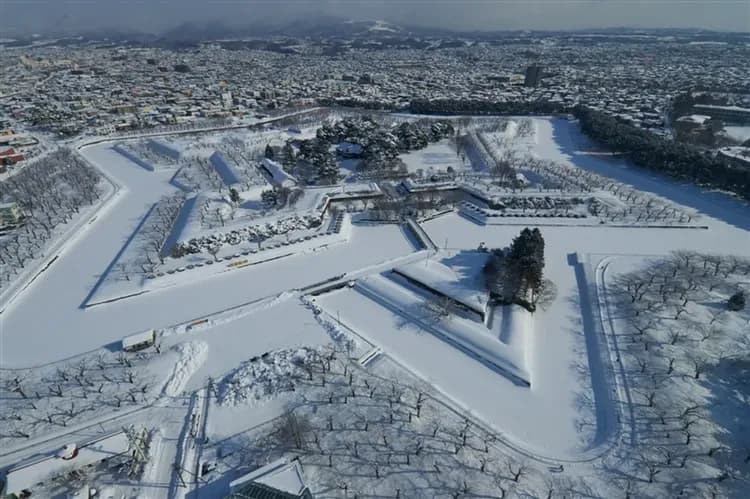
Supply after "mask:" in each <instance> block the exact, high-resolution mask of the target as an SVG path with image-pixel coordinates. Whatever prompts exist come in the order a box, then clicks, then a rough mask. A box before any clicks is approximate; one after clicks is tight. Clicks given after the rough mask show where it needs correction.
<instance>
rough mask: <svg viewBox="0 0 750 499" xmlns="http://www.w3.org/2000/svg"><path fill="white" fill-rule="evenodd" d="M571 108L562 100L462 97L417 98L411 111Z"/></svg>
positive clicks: (548, 110) (530, 111)
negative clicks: (485, 99)
mask: <svg viewBox="0 0 750 499" xmlns="http://www.w3.org/2000/svg"><path fill="white" fill-rule="evenodd" d="M569 111H570V110H569V109H568V108H567V107H566V106H565V105H564V104H563V103H561V102H550V101H541V100H540V101H503V102H490V101H482V100H462V99H436V100H424V99H416V100H413V101H411V103H410V104H409V112H412V113H416V114H556V113H565V112H569Z"/></svg>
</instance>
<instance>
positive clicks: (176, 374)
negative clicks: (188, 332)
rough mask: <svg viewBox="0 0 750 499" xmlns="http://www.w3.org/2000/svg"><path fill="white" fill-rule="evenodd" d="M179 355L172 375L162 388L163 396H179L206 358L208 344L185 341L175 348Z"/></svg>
mask: <svg viewBox="0 0 750 499" xmlns="http://www.w3.org/2000/svg"><path fill="white" fill-rule="evenodd" d="M175 350H176V351H177V353H178V354H179V356H180V357H179V358H178V359H177V362H175V365H174V368H173V369H172V373H171V374H170V375H169V378H168V379H167V384H166V385H165V386H164V394H165V395H167V396H168V397H176V396H178V395H180V394H181V393H182V392H183V390H184V389H185V386H186V385H187V383H188V381H189V380H190V377H191V376H192V375H193V374H194V373H195V371H197V370H198V369H199V368H200V366H201V365H203V363H204V362H205V361H206V358H207V357H208V344H206V343H205V342H202V341H187V342H185V343H180V344H178V345H177V346H176V347H175Z"/></svg>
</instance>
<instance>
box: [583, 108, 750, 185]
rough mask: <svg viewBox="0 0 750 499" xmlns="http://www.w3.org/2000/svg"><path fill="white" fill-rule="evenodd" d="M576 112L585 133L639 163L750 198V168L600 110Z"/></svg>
mask: <svg viewBox="0 0 750 499" xmlns="http://www.w3.org/2000/svg"><path fill="white" fill-rule="evenodd" d="M574 114H575V116H576V117H577V118H578V119H579V120H580V122H581V130H582V131H583V133H585V134H586V135H588V136H589V137H591V138H592V139H594V140H596V141H597V142H599V143H601V144H603V145H605V146H607V147H609V148H611V149H613V150H616V151H620V152H623V153H624V154H625V155H626V156H627V157H628V159H630V160H631V161H633V163H635V164H636V165H638V166H641V167H643V168H647V169H649V170H653V171H657V172H659V173H664V174H667V175H670V176H672V177H675V178H679V179H684V180H689V181H691V182H694V183H696V184H698V185H704V186H710V187H715V188H719V189H723V190H726V191H730V192H733V193H735V194H737V195H739V196H741V197H744V198H745V199H750V171H747V170H741V169H739V168H735V167H732V166H731V165H730V164H729V162H728V161H726V160H723V159H721V158H720V157H715V156H712V155H711V154H708V153H706V152H704V151H702V150H700V149H699V148H697V147H695V146H692V145H690V144H684V143H680V142H675V141H671V140H667V139H664V138H661V137H658V136H656V135H654V134H652V133H650V132H648V131H646V130H643V129H640V128H638V127H635V126H633V125H628V124H626V123H622V122H620V121H618V120H617V119H616V118H614V117H612V116H608V115H606V114H604V113H602V112H599V111H594V110H592V109H589V108H586V107H577V108H575V109H574Z"/></svg>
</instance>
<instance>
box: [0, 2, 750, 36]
mask: <svg viewBox="0 0 750 499" xmlns="http://www.w3.org/2000/svg"><path fill="white" fill-rule="evenodd" d="M315 14H318V15H326V16H331V15H333V16H339V17H343V18H352V19H357V20H360V19H384V20H386V21H390V22H393V23H396V24H403V25H412V26H419V25H422V26H431V27H440V28H448V29H455V30H506V29H554V30H557V29H584V28H601V27H620V26H627V27H643V28H649V27H651V28H653V27H691V28H704V29H713V30H723V31H745V32H747V31H750V1H748V0H370V1H364V0H0V37H2V36H3V35H4V34H5V35H10V34H14V33H15V34H18V33H32V32H38V33H42V34H43V33H45V32H47V33H48V32H50V31H52V32H55V31H57V32H59V31H68V32H75V31H81V30H94V29H96V30H99V29H108V28H117V29H135V30H138V31H142V32H147V33H159V32H161V31H164V30H166V29H169V28H172V27H175V26H177V25H179V24H182V23H184V22H198V23H203V22H212V21H219V22H223V23H225V24H227V25H230V26H241V25H252V24H255V23H258V22H272V23H278V24H283V23H284V22H287V21H296V20H300V19H302V20H304V19H309V18H310V16H311V15H315Z"/></svg>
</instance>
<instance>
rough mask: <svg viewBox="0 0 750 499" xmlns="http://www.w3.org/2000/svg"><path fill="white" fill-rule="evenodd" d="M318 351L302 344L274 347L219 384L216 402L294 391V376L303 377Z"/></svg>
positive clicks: (245, 400) (257, 398)
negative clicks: (291, 347) (295, 346)
mask: <svg viewBox="0 0 750 499" xmlns="http://www.w3.org/2000/svg"><path fill="white" fill-rule="evenodd" d="M317 358H318V352H317V350H315V349H312V348H308V347H302V348H298V349H289V350H278V351H276V352H271V353H267V354H263V356H261V357H253V358H252V359H250V360H249V361H246V362H243V363H242V364H241V365H240V366H239V367H238V368H237V369H235V370H234V371H232V372H231V373H230V374H228V375H227V376H226V377H225V378H224V379H222V380H221V382H220V383H219V396H218V399H219V403H220V404H221V405H228V406H236V405H239V404H248V403H254V402H258V401H261V400H264V399H270V398H272V397H273V396H275V395H277V394H280V393H282V392H288V391H294V384H295V383H294V382H295V379H298V378H301V377H307V376H308V374H307V368H306V366H310V365H311V364H312V363H313V362H314V361H315V359H317Z"/></svg>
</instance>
